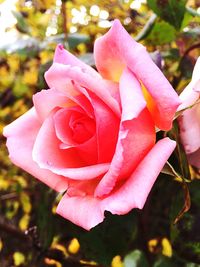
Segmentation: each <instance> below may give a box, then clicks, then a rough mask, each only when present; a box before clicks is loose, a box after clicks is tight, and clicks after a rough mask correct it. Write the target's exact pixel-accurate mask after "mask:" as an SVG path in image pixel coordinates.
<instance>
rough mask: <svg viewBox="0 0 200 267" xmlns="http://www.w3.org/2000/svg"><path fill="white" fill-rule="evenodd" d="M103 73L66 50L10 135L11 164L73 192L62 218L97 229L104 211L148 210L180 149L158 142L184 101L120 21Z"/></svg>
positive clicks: (109, 40)
mask: <svg viewBox="0 0 200 267" xmlns="http://www.w3.org/2000/svg"><path fill="white" fill-rule="evenodd" d="M94 57H95V62H96V66H97V69H98V72H99V73H97V72H96V71H95V70H94V69H92V68H91V67H89V66H87V65H85V64H84V63H83V62H81V61H79V60H78V59H77V58H76V57H74V56H73V55H71V54H70V53H69V52H67V51H66V50H64V48H63V46H62V45H58V46H57V48H56V51H55V56H54V62H53V65H52V66H51V67H50V69H49V70H48V71H47V72H46V73H45V78H46V81H47V83H48V85H49V88H50V89H48V90H42V91H41V92H39V93H37V94H35V95H34V96H33V103H34V107H33V108H32V109H31V110H29V111H28V112H27V113H25V114H24V115H23V116H21V117H20V118H18V119H17V120H16V121H14V122H13V123H11V124H10V125H8V126H7V127H6V128H5V129H4V135H5V136H6V137H7V138H8V139H7V146H8V150H9V152H10V158H11V160H12V161H13V162H14V163H15V164H16V165H18V166H19V167H21V168H23V169H24V170H26V171H27V172H29V173H31V174H32V175H33V176H35V177H36V178H38V179H39V180H41V181H42V182H44V183H46V184H47V185H48V186H50V187H51V188H53V189H55V190H57V191H61V192H64V191H66V192H65V194H64V196H63V197H62V199H61V201H60V203H59V205H58V207H57V213H58V214H60V215H61V216H63V217H65V218H66V219H68V220H70V221H72V222H73V223H75V224H77V225H79V226H81V227H83V228H85V229H87V230H89V229H90V228H92V227H94V226H95V225H97V224H99V223H100V222H102V221H103V219H104V211H105V210H107V211H110V212H111V213H113V214H126V213H127V212H129V211H130V210H131V209H133V208H140V209H141V208H142V207H143V206H144V203H145V201H146V198H147V196H148V194H149V191H150V190H151V187H152V186H153V183H154V182H155V179H156V178H157V176H158V174H159V172H160V171H161V169H162V167H163V165H164V164H165V162H166V161H167V159H168V158H169V156H170V154H171V153H172V151H173V150H174V148H175V142H174V141H172V140H170V139H169V138H164V139H162V140H160V141H159V142H157V143H155V141H156V132H155V126H157V127H159V128H160V129H162V130H169V129H170V128H171V124H172V119H173V116H174V113H175V111H176V109H177V107H178V105H179V98H178V96H177V94H176V92H175V91H174V90H173V88H172V87H171V85H170V84H169V82H168V81H167V80H166V78H165V77H164V75H163V74H162V72H161V71H160V69H159V68H158V67H157V66H156V65H155V64H154V63H153V61H152V60H151V58H150V57H149V54H148V53H147V52H146V49H145V48H144V47H143V46H142V45H141V44H138V43H137V42H135V41H134V40H133V39H132V38H131V37H130V36H129V34H128V33H127V32H126V31H125V29H124V28H123V27H122V25H121V24H120V22H119V21H118V20H115V21H114V23H113V26H112V28H111V29H110V30H109V31H108V33H107V34H105V35H104V36H103V37H101V38H99V39H98V40H97V41H96V42H95V46H94Z"/></svg>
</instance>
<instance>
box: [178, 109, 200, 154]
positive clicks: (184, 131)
mask: <svg viewBox="0 0 200 267" xmlns="http://www.w3.org/2000/svg"><path fill="white" fill-rule="evenodd" d="M178 122H179V128H180V137H181V142H182V144H183V145H184V148H185V152H186V153H193V152H195V151H196V150H197V149H198V148H199V147H200V105H199V104H197V105H196V106H194V107H193V108H191V109H187V110H185V111H184V112H183V114H182V115H181V116H179V118H178Z"/></svg>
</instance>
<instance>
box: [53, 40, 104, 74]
mask: <svg viewBox="0 0 200 267" xmlns="http://www.w3.org/2000/svg"><path fill="white" fill-rule="evenodd" d="M53 61H54V62H55V63H60V64H64V65H70V66H77V67H80V68H81V69H82V71H83V72H87V73H88V74H90V75H92V76H93V78H94V79H95V78H99V77H100V75H99V73H98V72H97V71H96V70H95V69H93V68H92V67H90V66H89V65H87V64H85V63H84V62H83V61H81V60H79V59H78V58H77V57H75V56H74V55H72V54H71V53H70V52H69V51H67V50H65V49H64V46H63V45H62V44H58V45H57V47H56V50H55V54H54V59H53Z"/></svg>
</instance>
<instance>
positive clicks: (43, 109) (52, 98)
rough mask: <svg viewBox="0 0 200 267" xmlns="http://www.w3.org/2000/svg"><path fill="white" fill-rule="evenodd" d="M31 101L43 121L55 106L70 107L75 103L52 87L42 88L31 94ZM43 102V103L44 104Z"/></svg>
mask: <svg viewBox="0 0 200 267" xmlns="http://www.w3.org/2000/svg"><path fill="white" fill-rule="evenodd" d="M33 103H34V107H35V109H36V112H37V114H38V116H39V118H40V119H41V120H42V121H43V120H44V119H45V118H46V117H47V116H48V115H49V113H50V112H51V111H52V110H53V109H54V108H55V107H67V106H68V107H70V106H74V105H75V103H74V102H73V101H71V100H70V99H69V98H68V97H67V96H66V95H64V94H63V93H61V92H60V91H58V90H56V89H54V88H52V89H49V90H42V91H40V92H39V93H37V94H35V95H34V96H33ZM44 103H45V104H44Z"/></svg>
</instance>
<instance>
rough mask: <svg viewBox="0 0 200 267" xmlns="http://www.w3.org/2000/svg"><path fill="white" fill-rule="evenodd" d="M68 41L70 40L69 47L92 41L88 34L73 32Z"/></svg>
mask: <svg viewBox="0 0 200 267" xmlns="http://www.w3.org/2000/svg"><path fill="white" fill-rule="evenodd" d="M67 41H68V45H69V48H70V49H73V48H75V47H76V46H77V45H79V44H81V43H88V42H89V41H90V37H89V36H88V35H86V34H80V33H71V34H69V35H68V40H67Z"/></svg>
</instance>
